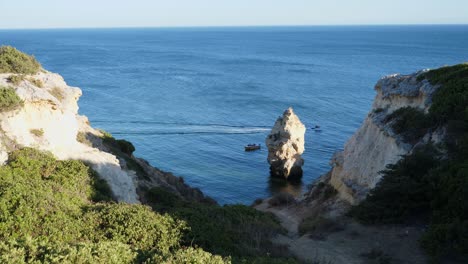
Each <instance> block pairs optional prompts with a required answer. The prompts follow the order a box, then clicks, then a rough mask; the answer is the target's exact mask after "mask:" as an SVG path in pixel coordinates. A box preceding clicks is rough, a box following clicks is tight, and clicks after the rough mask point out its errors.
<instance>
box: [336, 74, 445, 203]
mask: <svg viewBox="0 0 468 264" xmlns="http://www.w3.org/2000/svg"><path fill="white" fill-rule="evenodd" d="M421 73H422V72H418V73H414V74H411V75H399V74H395V75H390V76H386V77H384V78H382V79H381V80H379V81H378V83H377V84H376V86H375V90H376V91H377V95H376V97H375V100H374V103H373V105H372V109H371V111H370V113H369V114H368V116H367V117H366V119H365V120H364V123H363V124H362V126H361V127H360V128H359V129H358V131H357V132H356V133H355V134H354V135H353V136H352V137H351V138H350V139H349V140H348V142H347V143H346V145H345V147H344V150H343V151H341V152H337V153H335V155H334V156H333V158H332V160H331V165H332V170H331V177H330V180H329V183H330V184H331V185H332V186H333V187H334V188H335V189H336V190H337V191H338V195H339V197H340V198H342V199H344V200H346V201H347V202H349V203H351V204H356V203H358V202H359V201H361V200H362V199H363V198H365V196H366V195H367V193H368V191H369V190H370V189H372V188H374V187H375V185H376V184H377V183H378V182H379V180H380V178H381V175H380V174H379V172H380V171H382V170H384V169H385V168H386V166H387V165H388V164H393V163H395V162H397V161H398V160H399V159H400V158H401V155H405V154H408V153H410V152H411V151H412V150H413V149H414V147H415V146H417V145H419V144H422V143H426V142H429V141H433V142H439V141H440V140H441V139H442V137H443V134H444V131H442V130H439V131H430V132H429V133H428V134H426V135H425V136H424V137H423V138H422V140H420V141H419V142H415V143H411V144H410V143H407V142H405V141H404V140H403V138H402V137H401V136H399V135H397V134H396V133H394V132H393V130H392V128H391V123H389V122H387V119H388V118H387V117H388V116H389V115H390V114H391V113H393V112H394V111H395V110H397V109H399V108H402V107H414V108H419V109H421V110H424V111H426V112H427V111H428V109H429V107H430V105H431V98H432V94H433V93H434V91H435V90H436V89H437V87H435V86H432V85H431V84H430V83H429V82H428V81H427V80H418V76H419V75H420V74H421Z"/></svg>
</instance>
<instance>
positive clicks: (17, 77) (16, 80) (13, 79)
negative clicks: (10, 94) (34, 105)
mask: <svg viewBox="0 0 468 264" xmlns="http://www.w3.org/2000/svg"><path fill="white" fill-rule="evenodd" d="M24 79H25V77H24V75H23V74H14V75H10V77H8V81H9V82H11V83H12V84H14V85H19V84H20V83H21V82H22V81H24Z"/></svg>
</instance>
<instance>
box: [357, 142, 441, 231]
mask: <svg viewBox="0 0 468 264" xmlns="http://www.w3.org/2000/svg"><path fill="white" fill-rule="evenodd" d="M437 163H438V161H437V159H436V158H434V155H433V150H429V147H426V148H423V149H421V150H418V151H416V152H415V153H414V154H412V155H406V156H404V157H403V158H402V159H400V160H399V161H398V162H397V163H396V164H390V165H388V166H387V169H386V170H384V171H383V172H381V173H382V175H383V176H382V179H381V180H380V181H379V183H378V184H377V186H376V187H375V188H374V189H372V190H371V191H370V193H369V195H368V196H367V198H366V199H365V200H364V201H363V202H361V204H360V205H359V206H357V207H354V208H353V209H352V210H351V212H350V213H351V215H353V216H355V217H356V218H357V219H359V220H361V221H362V222H365V223H401V222H403V221H404V220H405V219H408V218H409V217H410V216H418V215H420V214H424V213H427V212H428V211H429V209H430V200H431V197H432V194H433V191H434V189H433V188H432V184H433V181H432V177H430V175H428V172H429V170H430V169H431V168H434V167H436V166H437Z"/></svg>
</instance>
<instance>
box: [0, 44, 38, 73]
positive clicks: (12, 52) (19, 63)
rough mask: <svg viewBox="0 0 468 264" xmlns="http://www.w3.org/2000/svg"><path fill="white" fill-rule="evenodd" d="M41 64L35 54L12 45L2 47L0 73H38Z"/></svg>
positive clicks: (0, 48) (0, 51) (0, 50)
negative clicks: (29, 53)
mask: <svg viewBox="0 0 468 264" xmlns="http://www.w3.org/2000/svg"><path fill="white" fill-rule="evenodd" d="M40 69H41V64H40V63H39V62H38V61H37V60H36V59H35V58H34V56H31V55H28V54H25V53H23V52H21V51H19V50H17V49H15V48H13V47H11V46H1V47H0V73H17V74H36V73H37V72H39V70H40Z"/></svg>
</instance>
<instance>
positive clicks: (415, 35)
mask: <svg viewBox="0 0 468 264" xmlns="http://www.w3.org/2000/svg"><path fill="white" fill-rule="evenodd" d="M0 44H1V45H13V46H15V47H17V48H19V49H21V50H23V51H25V52H27V53H31V54H34V55H35V56H36V57H37V58H38V60H39V61H40V62H41V63H42V64H43V66H44V67H45V68H46V69H48V70H50V71H53V72H57V73H59V74H61V75H62V76H64V78H65V80H66V81H67V83H68V84H69V85H72V86H78V87H80V88H81V89H82V90H83V96H82V97H81V99H80V102H79V104H80V112H81V113H82V114H85V115H87V116H88V117H89V119H90V121H91V124H92V125H93V126H94V127H100V128H103V129H105V130H107V131H109V132H111V133H112V134H113V135H114V136H115V137H117V138H125V139H128V140H130V141H132V142H133V143H134V144H135V146H136V148H137V151H136V155H138V156H140V157H143V158H145V159H147V160H148V161H149V162H150V163H151V164H152V165H154V166H156V167H158V168H161V169H163V170H167V171H172V172H174V174H176V175H179V176H183V177H184V178H185V180H186V182H188V183H189V184H191V185H192V186H195V187H199V188H200V189H201V190H202V191H203V192H205V193H206V194H208V195H210V196H212V197H213V198H215V199H216V200H217V201H219V202H220V203H222V204H224V203H244V204H250V203H251V202H252V201H253V200H254V199H256V198H261V197H267V196H269V195H271V194H272V193H276V192H290V193H293V194H295V195H300V194H301V193H302V192H304V190H306V188H307V187H306V185H307V184H309V183H311V182H312V181H313V179H315V178H317V177H318V176H320V175H321V174H323V173H325V172H327V171H328V170H329V164H328V162H329V159H330V157H331V156H332V154H333V153H334V152H335V151H337V150H340V149H342V148H343V145H344V143H345V142H346V140H347V139H348V138H349V137H350V136H351V135H352V133H353V132H354V131H355V130H356V129H357V128H358V127H359V126H360V124H361V123H362V121H363V119H364V118H365V116H366V114H367V112H368V111H369V109H370V105H371V103H372V100H373V97H374V96H375V92H374V89H373V86H374V84H375V83H376V81H377V80H378V79H379V78H380V77H382V76H383V75H387V74H391V73H411V72H414V71H416V70H419V69H423V68H433V67H439V66H442V65H447V64H456V63H461V62H466V61H468V26H463V25H460V26H347V27H331V26H323V27H263V28H255V27H250V28H247V27H246V28H177V29H163V28H160V29H151V28H148V29H73V30H71V29H70V30H58V29H56V30H1V31H0ZM289 106H292V107H293V108H294V109H295V111H296V113H297V114H298V115H299V117H300V118H301V120H302V121H303V123H305V124H306V126H307V127H312V126H314V125H317V124H318V125H320V126H321V128H322V132H315V131H313V130H308V131H307V133H306V152H305V153H304V159H305V165H304V177H303V179H302V184H288V183H284V182H281V181H280V182H277V181H272V180H271V179H270V177H269V170H268V164H267V161H266V156H267V151H266V149H265V148H263V149H262V150H260V151H257V152H249V153H247V152H244V149H243V146H244V145H246V144H248V143H262V144H264V139H265V137H266V135H267V134H268V131H269V129H270V128H271V127H272V125H273V124H274V122H275V120H276V118H277V117H278V116H279V115H280V114H282V112H283V111H284V110H285V109H286V108H287V107H289Z"/></svg>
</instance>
